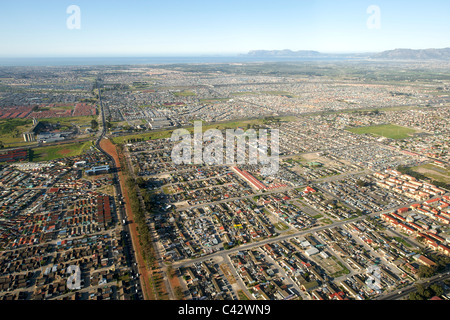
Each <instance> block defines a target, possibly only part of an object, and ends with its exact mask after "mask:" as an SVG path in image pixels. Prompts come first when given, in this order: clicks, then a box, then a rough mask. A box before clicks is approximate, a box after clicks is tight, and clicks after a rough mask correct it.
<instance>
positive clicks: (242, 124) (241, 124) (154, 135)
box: [112, 117, 296, 144]
mask: <svg viewBox="0 0 450 320" xmlns="http://www.w3.org/2000/svg"><path fill="white" fill-rule="evenodd" d="M279 119H280V121H281V122H286V121H295V119H296V118H295V117H280V118H279ZM254 125H256V126H262V125H264V119H252V120H237V121H229V122H221V123H214V124H203V126H202V130H203V132H205V131H206V130H209V129H219V130H225V129H237V128H242V129H243V130H247V129H249V128H250V127H252V126H254ZM184 129H186V130H188V131H189V132H191V133H193V132H194V127H193V126H192V127H186V128H184ZM173 131H174V130H173V129H170V130H163V131H156V132H147V133H141V134H131V135H126V136H121V137H114V138H112V141H113V143H115V144H122V143H126V142H127V141H128V140H130V139H144V140H152V139H165V138H170V137H171V136H172V132H173Z"/></svg>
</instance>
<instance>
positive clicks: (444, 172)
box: [411, 163, 450, 183]
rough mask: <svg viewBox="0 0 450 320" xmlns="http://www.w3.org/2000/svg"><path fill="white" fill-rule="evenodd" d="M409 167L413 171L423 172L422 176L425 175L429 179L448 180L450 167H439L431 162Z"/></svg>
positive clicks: (449, 178) (446, 181) (447, 181)
mask: <svg viewBox="0 0 450 320" xmlns="http://www.w3.org/2000/svg"><path fill="white" fill-rule="evenodd" d="M411 169H412V170H413V171H415V172H418V173H420V174H423V175H424V176H426V177H428V178H430V179H433V180H436V181H440V182H444V183H449V182H450V168H448V167H447V168H441V167H438V166H436V165H434V164H432V163H428V164H424V165H420V166H417V167H413V168H411Z"/></svg>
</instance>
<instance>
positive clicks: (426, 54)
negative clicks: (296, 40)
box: [247, 48, 450, 60]
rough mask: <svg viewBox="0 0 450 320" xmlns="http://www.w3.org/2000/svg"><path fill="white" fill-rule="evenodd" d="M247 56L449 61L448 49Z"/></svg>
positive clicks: (281, 52)
mask: <svg viewBox="0 0 450 320" xmlns="http://www.w3.org/2000/svg"><path fill="white" fill-rule="evenodd" d="M247 56H250V57H257V58H270V57H273V58H300V59H305V58H318V59H320V58H324V59H326V58H342V59H356V58H370V59H383V60H431V59H435V60H450V48H443V49H422V50H413V49H395V50H388V51H383V52H380V53H346V54H344V53H342V54H337V53H336V54H332V53H321V52H318V51H312V50H299V51H292V50H287V49H286V50H252V51H250V52H249V53H248V54H247Z"/></svg>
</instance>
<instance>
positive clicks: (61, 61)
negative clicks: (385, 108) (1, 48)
mask: <svg viewBox="0 0 450 320" xmlns="http://www.w3.org/2000/svg"><path fill="white" fill-rule="evenodd" d="M347 59H348V58H347V57H344V56H336V57H317V58H299V57H286V58H283V57H252V56H245V55H237V56H198V57H193V56H192V57H105V58H101V57H95V58H87V57H83V58H81V57H77V58H0V66H3V67H12V66H101V65H155V64H179V63H183V64H184V63H246V62H283V61H285V62H292V61H333V60H347Z"/></svg>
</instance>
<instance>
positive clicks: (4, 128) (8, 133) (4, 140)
mask: <svg viewBox="0 0 450 320" xmlns="http://www.w3.org/2000/svg"><path fill="white" fill-rule="evenodd" d="M32 126H33V124H32V121H31V119H8V120H2V121H0V146H1V145H3V146H4V147H15V146H21V145H29V144H30V143H29V142H24V141H23V137H22V133H24V132H27V131H28V130H30V129H31V128H32Z"/></svg>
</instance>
